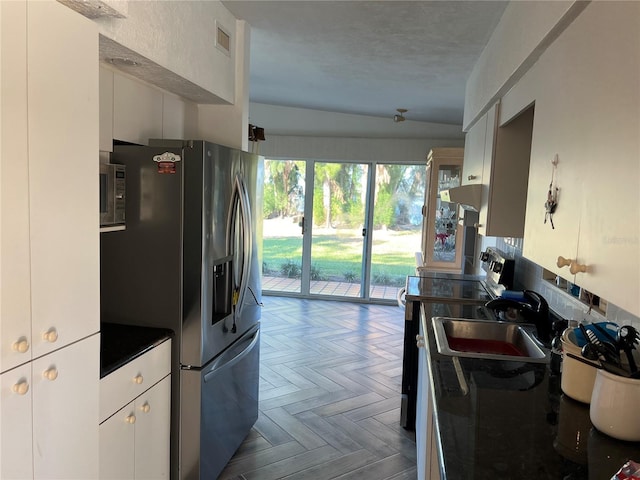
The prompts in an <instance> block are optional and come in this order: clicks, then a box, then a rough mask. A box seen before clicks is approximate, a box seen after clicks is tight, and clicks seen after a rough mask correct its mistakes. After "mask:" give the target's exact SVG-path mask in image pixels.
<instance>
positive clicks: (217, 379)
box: [180, 326, 260, 480]
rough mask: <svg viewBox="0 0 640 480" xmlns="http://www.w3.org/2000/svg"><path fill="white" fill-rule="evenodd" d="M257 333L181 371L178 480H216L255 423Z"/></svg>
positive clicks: (258, 344)
mask: <svg viewBox="0 0 640 480" xmlns="http://www.w3.org/2000/svg"><path fill="white" fill-rule="evenodd" d="M259 358H260V329H259V326H256V327H255V328H254V329H252V330H250V331H249V332H247V333H246V334H245V335H244V336H243V337H242V338H241V339H240V340H238V341H237V342H236V343H235V344H234V345H233V347H232V348H230V349H229V350H227V351H226V352H224V353H223V354H222V355H221V356H220V357H218V358H216V359H215V360H214V361H213V362H211V363H210V364H208V365H207V366H206V367H205V368H203V369H202V370H181V372H180V382H181V403H182V408H181V412H180V436H181V438H182V442H183V444H182V448H181V454H180V470H181V471H180V478H181V479H182V480H192V479H194V480H198V479H200V480H204V479H213V478H217V477H218V475H219V474H220V472H222V470H223V469H224V467H225V465H226V464H227V462H228V461H229V459H230V458H231V457H232V456H233V454H234V453H235V451H236V450H237V449H238V447H239V446H240V444H241V443H242V441H243V440H244V439H245V437H246V436H247V434H248V433H249V431H250V430H251V427H252V426H253V424H254V423H255V422H256V420H257V418H258V380H259Z"/></svg>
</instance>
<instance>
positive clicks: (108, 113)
mask: <svg viewBox="0 0 640 480" xmlns="http://www.w3.org/2000/svg"><path fill="white" fill-rule="evenodd" d="M113 75H114V73H113V71H112V70H109V69H107V68H105V67H103V66H102V65H101V66H100V151H101V152H112V151H113ZM176 138H182V137H176Z"/></svg>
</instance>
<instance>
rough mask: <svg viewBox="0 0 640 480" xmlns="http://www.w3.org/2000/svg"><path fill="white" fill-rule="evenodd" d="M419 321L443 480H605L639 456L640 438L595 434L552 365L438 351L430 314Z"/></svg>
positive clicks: (584, 407)
mask: <svg viewBox="0 0 640 480" xmlns="http://www.w3.org/2000/svg"><path fill="white" fill-rule="evenodd" d="M423 321H424V327H426V333H427V337H428V341H427V349H428V353H429V354H428V360H429V367H430V371H431V382H432V383H431V385H432V395H433V398H434V413H435V419H436V423H435V426H436V430H437V434H438V438H439V447H440V457H441V461H442V462H443V470H444V473H445V478H447V479H448V480H459V479H465V480H485V479H486V480H496V479H505V480H512V479H516V478H517V479H518V480H526V479H532V480H533V479H535V480H542V479H554V480H555V479H558V480H561V479H563V480H609V479H610V478H611V477H612V476H613V475H614V473H615V472H617V471H618V469H619V468H620V467H621V466H622V465H623V464H624V463H625V462H626V461H628V460H629V459H633V460H636V461H638V460H640V442H623V441H619V440H615V439H613V438H611V437H608V436H606V435H604V434H602V433H600V432H599V431H597V430H596V429H595V428H594V427H593V426H592V424H591V421H590V419H589V406H588V405H586V404H582V403H579V402H576V401H574V400H572V399H570V398H569V397H567V396H565V395H564V394H563V393H562V390H561V388H560V375H559V374H558V375H556V374H552V373H551V371H550V370H549V365H547V364H533V363H523V362H513V361H498V360H480V359H474V358H461V357H449V356H445V355H441V354H439V353H438V349H437V346H436V343H435V336H434V334H433V327H432V323H431V319H428V321H427V319H424V320H423ZM454 358H457V359H456V360H454ZM454 362H459V367H460V368H459V370H460V371H461V372H462V374H463V377H464V381H465V383H466V391H464V389H463V387H461V384H460V381H459V380H458V376H457V374H456V365H455V363H454Z"/></svg>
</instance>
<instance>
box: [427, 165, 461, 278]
mask: <svg viewBox="0 0 640 480" xmlns="http://www.w3.org/2000/svg"><path fill="white" fill-rule="evenodd" d="M461 173H462V168H461V167H459V166H457V165H439V166H438V170H437V172H436V180H437V182H438V184H437V188H438V189H437V191H436V198H435V201H436V203H435V225H434V231H435V241H434V246H433V251H432V258H431V260H432V261H433V262H434V263H446V264H452V265H455V266H458V263H459V255H458V250H459V248H458V247H459V246H460V241H461V240H460V238H459V237H458V235H457V233H458V205H457V204H456V203H450V202H446V201H444V200H443V199H442V198H440V193H441V192H442V190H448V189H450V188H454V187H459V186H460V175H461Z"/></svg>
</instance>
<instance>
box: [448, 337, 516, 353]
mask: <svg viewBox="0 0 640 480" xmlns="http://www.w3.org/2000/svg"><path fill="white" fill-rule="evenodd" d="M447 340H448V341H449V348H451V349H452V350H457V351H458V352H472V353H487V354H490V355H511V356H513V357H524V356H526V355H525V354H524V353H523V352H521V351H520V350H518V348H517V347H516V346H515V345H513V344H511V343H508V342H503V341H502V340H479V339H477V338H459V337H447Z"/></svg>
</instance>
